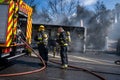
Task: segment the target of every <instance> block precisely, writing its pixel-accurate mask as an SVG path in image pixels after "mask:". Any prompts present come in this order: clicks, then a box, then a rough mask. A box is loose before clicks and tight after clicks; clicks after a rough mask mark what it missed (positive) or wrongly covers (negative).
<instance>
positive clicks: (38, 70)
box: [0, 38, 46, 77]
mask: <svg viewBox="0 0 120 80" xmlns="http://www.w3.org/2000/svg"><path fill="white" fill-rule="evenodd" d="M20 39H21V41H22V42H23V43H24V44H25V45H26V46H27V47H28V48H29V49H30V50H31V51H33V52H34V54H35V55H36V56H37V57H38V58H39V59H40V60H41V62H42V63H43V65H44V66H43V67H42V68H40V69H36V70H32V71H26V72H19V73H11V74H10V73H9V74H0V77H10V76H20V75H27V74H32V73H36V72H41V71H43V70H44V69H45V68H46V64H45V62H44V60H43V59H42V57H41V56H40V55H38V54H37V52H35V50H34V49H32V48H31V47H30V45H28V44H27V43H26V42H25V41H24V40H23V39H22V38H20Z"/></svg>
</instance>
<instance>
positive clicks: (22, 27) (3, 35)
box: [0, 0, 32, 59]
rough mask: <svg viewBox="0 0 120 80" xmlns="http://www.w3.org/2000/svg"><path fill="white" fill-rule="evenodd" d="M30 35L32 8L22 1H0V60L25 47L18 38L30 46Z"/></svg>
mask: <svg viewBox="0 0 120 80" xmlns="http://www.w3.org/2000/svg"><path fill="white" fill-rule="evenodd" d="M31 33H32V8H31V7H30V6H28V5H27V4H26V3H24V2H23V1H22V0H0V59H1V58H3V57H4V55H9V56H15V55H16V51H17V48H22V49H24V48H25V47H26V46H25V44H24V43H23V42H22V41H21V40H20V38H22V39H23V40H25V41H26V42H27V43H28V44H30V43H31ZM20 51H21V50H20Z"/></svg>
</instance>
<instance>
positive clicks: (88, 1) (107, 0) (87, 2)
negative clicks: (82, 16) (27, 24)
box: [38, 0, 120, 10]
mask: <svg viewBox="0 0 120 80" xmlns="http://www.w3.org/2000/svg"><path fill="white" fill-rule="evenodd" d="M46 1H47V0H41V5H40V6H43V7H45V3H46ZM64 1H67V2H69V1H70V0H64ZM74 1H76V0H74ZM79 1H80V2H81V5H83V6H85V7H86V8H88V9H91V10H94V7H95V4H96V2H97V1H103V3H104V4H105V5H106V7H107V9H113V8H114V6H115V4H116V3H120V0H79ZM38 8H39V7H38Z"/></svg>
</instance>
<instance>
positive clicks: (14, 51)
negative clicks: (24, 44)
mask: <svg viewBox="0 0 120 80" xmlns="http://www.w3.org/2000/svg"><path fill="white" fill-rule="evenodd" d="M15 54H16V46H14V47H13V48H12V51H11V52H10V56H15Z"/></svg>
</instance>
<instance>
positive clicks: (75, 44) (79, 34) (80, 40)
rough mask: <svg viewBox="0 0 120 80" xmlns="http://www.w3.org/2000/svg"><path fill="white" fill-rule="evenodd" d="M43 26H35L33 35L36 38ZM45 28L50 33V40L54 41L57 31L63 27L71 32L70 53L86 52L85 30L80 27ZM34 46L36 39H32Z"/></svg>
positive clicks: (54, 26) (51, 26) (57, 26)
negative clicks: (40, 27)
mask: <svg viewBox="0 0 120 80" xmlns="http://www.w3.org/2000/svg"><path fill="white" fill-rule="evenodd" d="M40 25H41V24H33V34H32V36H35V35H36V34H37V30H38V28H39V26H40ZM42 25H44V26H45V29H46V32H47V33H48V36H49V39H54V38H55V37H56V34H57V29H58V28H59V27H63V29H64V30H65V31H69V32H70V34H71V35H70V36H71V43H70V46H69V51H83V52H84V51H85V40H86V38H85V33H86V32H85V31H86V30H85V28H84V27H80V26H63V25H47V24H42ZM32 40H33V41H32V42H33V45H34V43H35V41H34V39H32Z"/></svg>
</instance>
